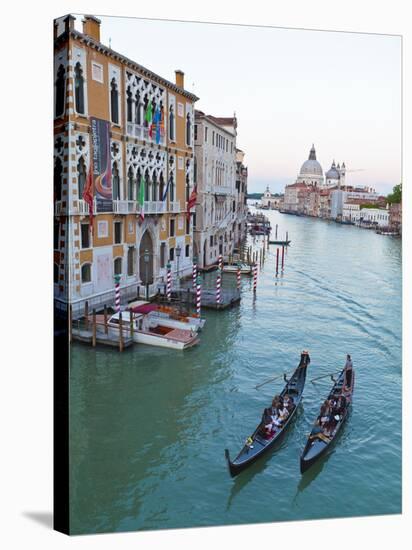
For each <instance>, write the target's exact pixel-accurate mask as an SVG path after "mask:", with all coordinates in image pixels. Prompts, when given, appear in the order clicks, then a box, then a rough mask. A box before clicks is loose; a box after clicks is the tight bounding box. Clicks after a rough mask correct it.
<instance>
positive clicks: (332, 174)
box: [325, 161, 340, 180]
mask: <svg viewBox="0 0 412 550" xmlns="http://www.w3.org/2000/svg"><path fill="white" fill-rule="evenodd" d="M325 176H326V179H328V180H338V179H339V178H340V174H339V172H338V171H337V169H336V166H335V161H333V162H332V166H331V167H330V169H329V170H328V171H327V172H326V174H325Z"/></svg>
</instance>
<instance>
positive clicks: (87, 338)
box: [72, 328, 134, 348]
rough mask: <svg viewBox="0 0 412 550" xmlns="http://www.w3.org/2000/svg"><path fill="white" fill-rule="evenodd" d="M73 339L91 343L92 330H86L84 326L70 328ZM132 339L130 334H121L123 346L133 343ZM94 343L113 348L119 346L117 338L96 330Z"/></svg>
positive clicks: (126, 346)
mask: <svg viewBox="0 0 412 550" xmlns="http://www.w3.org/2000/svg"><path fill="white" fill-rule="evenodd" d="M72 337H73V340H77V341H78V342H83V344H90V345H93V330H86V329H85V328H72ZM133 343H134V342H133V339H132V338H131V337H130V336H123V347H124V348H128V347H129V346H131V345H132V344H133ZM96 344H101V345H103V346H111V347H113V348H118V347H119V338H113V336H110V335H109V334H105V333H104V332H100V331H97V332H96Z"/></svg>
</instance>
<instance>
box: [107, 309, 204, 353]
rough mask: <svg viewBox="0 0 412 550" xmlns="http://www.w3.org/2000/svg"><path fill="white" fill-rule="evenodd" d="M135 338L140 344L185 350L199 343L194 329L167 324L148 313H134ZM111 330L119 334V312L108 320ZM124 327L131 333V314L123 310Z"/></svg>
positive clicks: (127, 332) (125, 330) (126, 331)
mask: <svg viewBox="0 0 412 550" xmlns="http://www.w3.org/2000/svg"><path fill="white" fill-rule="evenodd" d="M132 322H133V340H134V341H135V342H137V343H138V344H147V345H149V346H158V347H162V348H170V349H179V350H184V349H187V348H190V347H192V346H194V345H196V344H198V343H199V338H198V336H197V332H196V331H195V330H194V329H181V328H175V327H172V326H167V325H165V324H164V323H163V322H162V321H161V320H160V319H159V320H157V319H150V317H149V316H148V315H144V314H142V313H133V315H132ZM107 324H108V327H109V331H111V332H112V333H113V334H115V335H118V330H119V313H115V314H114V315H112V316H111V317H110V318H109V320H108V323H107ZM122 327H123V330H124V332H125V334H131V330H130V315H128V314H127V312H123V315H122Z"/></svg>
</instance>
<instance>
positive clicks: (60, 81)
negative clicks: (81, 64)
mask: <svg viewBox="0 0 412 550" xmlns="http://www.w3.org/2000/svg"><path fill="white" fill-rule="evenodd" d="M65 73H66V71H65V70H64V67H63V65H60V67H59V68H58V71H57V79H56V116H61V115H62V114H63V113H64V92H65V84H66V75H65Z"/></svg>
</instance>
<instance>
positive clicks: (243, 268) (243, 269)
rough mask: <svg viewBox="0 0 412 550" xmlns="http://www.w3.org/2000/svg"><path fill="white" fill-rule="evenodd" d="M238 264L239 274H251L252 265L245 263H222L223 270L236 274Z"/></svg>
mask: <svg viewBox="0 0 412 550" xmlns="http://www.w3.org/2000/svg"><path fill="white" fill-rule="evenodd" d="M239 265H240V273H241V275H251V274H252V267H251V266H250V265H248V264H245V263H240V264H224V266H223V271H224V272H225V273H234V274H236V273H237V272H238V269H239Z"/></svg>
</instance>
